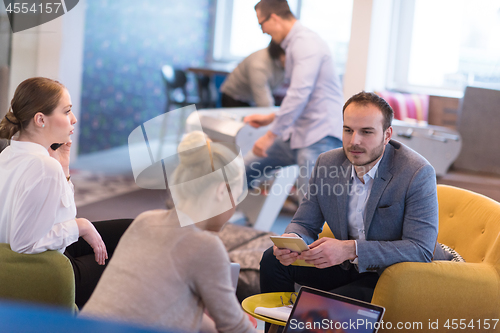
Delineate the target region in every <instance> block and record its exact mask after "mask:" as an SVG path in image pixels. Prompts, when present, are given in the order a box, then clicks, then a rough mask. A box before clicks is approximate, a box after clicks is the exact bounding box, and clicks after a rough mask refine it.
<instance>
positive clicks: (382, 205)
mask: <svg viewBox="0 0 500 333" xmlns="http://www.w3.org/2000/svg"><path fill="white" fill-rule="evenodd" d="M351 167H352V164H351V163H350V162H349V160H348V159H347V157H346V156H345V154H344V152H343V150H342V148H339V149H334V150H331V151H328V152H326V153H323V154H321V155H320V156H319V157H318V159H317V161H316V165H315V167H314V170H313V173H312V175H311V179H310V180H309V188H308V193H307V194H306V196H305V198H304V199H303V200H302V202H301V204H300V206H299V209H298V210H297V212H296V213H295V216H294V217H293V219H292V222H291V223H290V224H289V225H288V227H287V228H286V231H285V232H287V233H288V232H293V233H297V234H299V235H301V236H302V238H304V240H305V241H306V243H308V244H310V243H312V242H313V241H314V240H316V239H317V238H318V234H319V233H320V232H321V230H322V228H323V224H324V223H325V221H326V223H328V226H329V227H330V229H331V230H332V232H333V234H334V235H335V238H337V239H340V240H347V239H349V235H348V221H347V210H348V203H349V199H348V194H347V193H348V192H349V190H350V177H351ZM364 224H365V235H366V240H358V241H357V243H358V269H359V272H360V273H363V272H370V271H372V272H378V273H379V274H381V273H382V271H383V270H384V269H385V268H386V267H388V266H390V265H392V264H395V263H398V262H404V261H413V262H429V261H431V259H432V255H433V252H434V247H435V244H436V240H437V234H438V201H437V190H436V174H435V172H434V168H433V167H432V166H431V165H430V164H429V162H427V160H425V159H424V158H423V157H422V156H420V155H419V154H418V153H416V152H415V151H413V150H411V149H410V148H408V147H406V146H405V145H403V144H401V143H399V142H397V141H394V140H391V141H390V142H389V143H388V144H387V145H386V147H385V152H384V156H383V157H382V159H381V161H380V164H379V167H378V171H377V174H376V175H375V178H374V182H373V186H372V189H371V192H370V197H369V198H368V201H367V204H366V217H365V220H364Z"/></svg>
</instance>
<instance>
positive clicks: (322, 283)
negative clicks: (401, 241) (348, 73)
mask: <svg viewBox="0 0 500 333" xmlns="http://www.w3.org/2000/svg"><path fill="white" fill-rule="evenodd" d="M378 278H379V276H378V274H377V273H361V274H360V273H359V272H358V271H357V270H356V268H355V267H354V265H351V267H350V268H349V269H347V270H346V269H343V268H342V267H341V266H340V265H337V266H332V267H328V268H324V269H319V268H314V267H301V266H292V265H290V266H283V265H282V264H281V263H280V262H279V261H278V259H276V257H275V256H274V254H273V248H272V247H271V248H269V249H267V250H266V251H265V252H264V255H263V256H262V260H261V262H260V291H261V292H262V293H271V292H281V291H283V292H286V291H295V283H298V284H300V285H302V286H308V287H311V288H316V289H320V290H325V291H329V292H332V293H335V294H339V295H342V296H347V297H351V298H355V299H358V300H361V301H365V302H370V301H371V299H372V296H373V291H374V289H375V285H376V284H377V281H378ZM267 330H268V325H267V324H266V331H267Z"/></svg>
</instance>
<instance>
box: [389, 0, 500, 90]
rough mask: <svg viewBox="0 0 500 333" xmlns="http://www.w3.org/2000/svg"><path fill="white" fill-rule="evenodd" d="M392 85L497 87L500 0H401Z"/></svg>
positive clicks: (499, 79) (499, 75) (413, 87)
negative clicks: (479, 0)
mask: <svg viewBox="0 0 500 333" xmlns="http://www.w3.org/2000/svg"><path fill="white" fill-rule="evenodd" d="M400 5H401V8H400V11H399V13H400V16H399V23H398V27H399V29H398V30H399V38H398V41H397V46H396V58H395V59H396V61H395V66H396V67H395V69H394V76H393V83H392V84H390V86H392V87H393V88H397V89H400V90H413V91H415V90H419V89H427V90H429V89H432V90H433V91H436V90H439V89H442V90H448V91H455V92H463V90H464V89H465V86H467V85H476V86H484V87H490V88H497V89H498V88H500V43H499V42H498V31H500V0H484V1H481V2H478V1H474V0H440V1H434V0H410V1H407V0H405V1H400Z"/></svg>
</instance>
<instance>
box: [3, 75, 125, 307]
mask: <svg viewBox="0 0 500 333" xmlns="http://www.w3.org/2000/svg"><path fill="white" fill-rule="evenodd" d="M71 106H72V105H71V98H70V95H69V93H68V90H67V89H66V88H65V87H64V85H62V84H61V83H59V82H57V81H54V80H50V79H47V78H41V77H36V78H31V79H27V80H25V81H23V82H22V83H21V84H20V85H19V86H18V87H17V89H16V91H15V94H14V98H13V99H12V102H11V108H10V110H9V112H7V114H6V115H5V117H4V118H3V119H2V121H1V123H0V138H5V139H11V143H10V146H9V147H7V148H5V150H3V151H2V153H1V154H0V243H8V244H10V247H11V249H12V250H13V251H16V252H19V253H27V254H32V253H40V252H44V251H47V250H58V251H60V252H62V253H64V254H65V255H66V256H67V257H68V258H69V260H70V261H71V264H72V265H73V270H74V273H75V285H76V304H77V305H78V306H79V307H82V306H83V305H84V304H85V302H86V301H87V300H88V298H89V297H90V295H91V294H92V291H93V289H94V288H95V286H96V284H97V281H98V280H99V278H100V276H101V274H102V272H103V270H104V267H105V264H106V259H108V254H109V256H111V255H112V253H113V251H114V248H115V247H116V245H117V243H118V240H119V238H120V236H121V235H122V234H123V232H125V229H126V228H127V227H128V226H129V225H130V223H131V220H116V221H106V222H99V223H96V224H93V223H91V222H89V221H88V220H87V219H84V218H76V206H75V200H74V189H73V185H72V183H71V181H70V174H69V157H70V149H71V139H70V136H71V135H72V134H73V131H74V125H75V123H76V118H75V116H74V114H73V113H72V111H71ZM54 143H63V144H62V145H61V146H60V147H59V148H56V149H55V150H54V149H52V148H51V145H53V144H54ZM53 147H54V148H55V146H53ZM101 236H102V237H101ZM79 237H81V238H80V239H79ZM103 239H104V241H103ZM106 247H107V249H106Z"/></svg>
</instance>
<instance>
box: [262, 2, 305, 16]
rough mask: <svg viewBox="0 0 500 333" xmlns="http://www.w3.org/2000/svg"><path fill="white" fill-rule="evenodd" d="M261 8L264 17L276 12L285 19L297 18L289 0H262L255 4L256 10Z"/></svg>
mask: <svg viewBox="0 0 500 333" xmlns="http://www.w3.org/2000/svg"><path fill="white" fill-rule="evenodd" d="M257 9H258V10H259V11H260V14H261V15H262V16H263V17H269V16H271V14H276V15H278V16H279V17H281V18H284V19H291V18H295V16H293V14H292V11H291V10H290V6H288V1H287V0H260V1H259V2H258V3H257V4H256V5H255V10H257Z"/></svg>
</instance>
